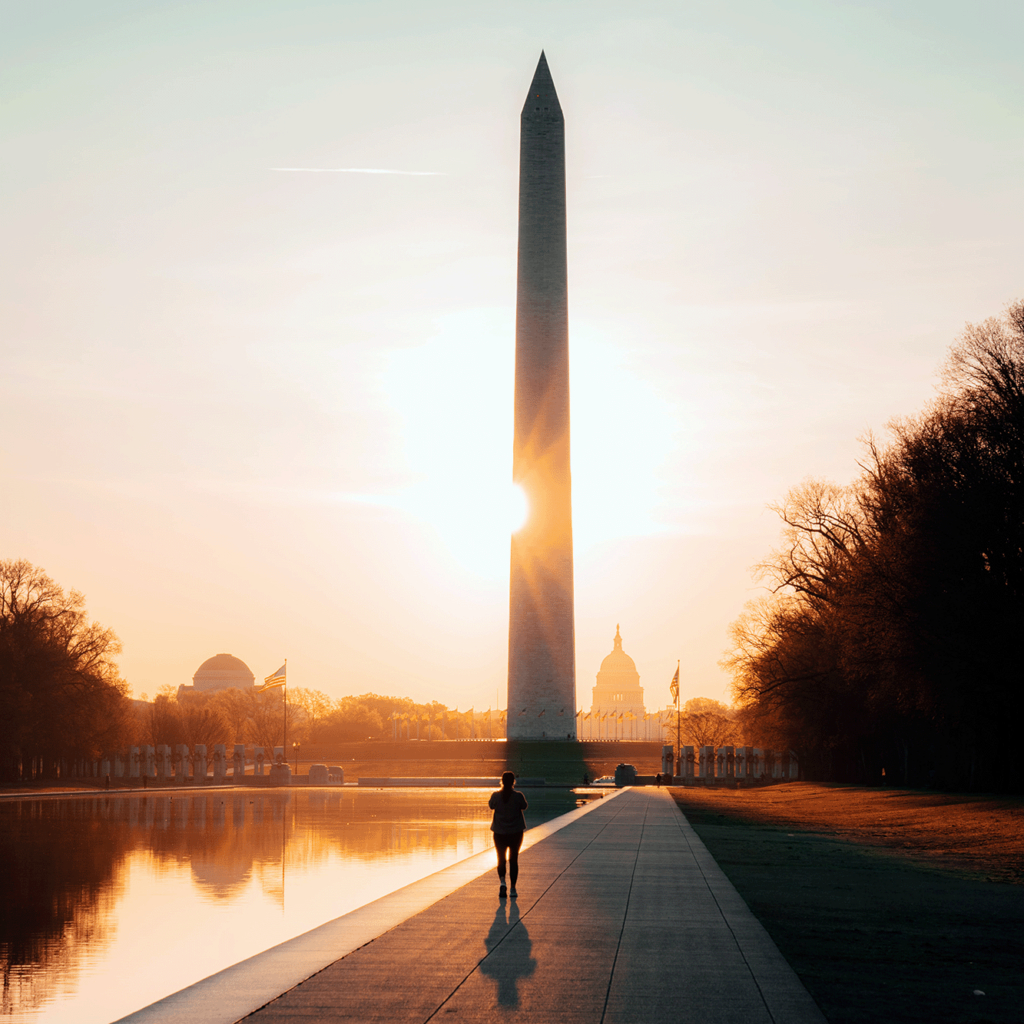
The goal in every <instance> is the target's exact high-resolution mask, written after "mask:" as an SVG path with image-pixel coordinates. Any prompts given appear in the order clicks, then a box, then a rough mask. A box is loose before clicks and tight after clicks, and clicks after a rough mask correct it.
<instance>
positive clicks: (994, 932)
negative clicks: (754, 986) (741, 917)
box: [672, 783, 1024, 1024]
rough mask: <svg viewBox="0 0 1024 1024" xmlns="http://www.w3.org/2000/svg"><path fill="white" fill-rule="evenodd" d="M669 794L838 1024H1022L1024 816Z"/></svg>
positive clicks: (823, 797)
mask: <svg viewBox="0 0 1024 1024" xmlns="http://www.w3.org/2000/svg"><path fill="white" fill-rule="evenodd" d="M672 793H673V795H674V796H675V798H676V800H677V802H678V803H679V805H680V807H681V809H682V810H683V813H684V814H685V815H686V817H687V819H688V820H689V821H690V823H691V824H692V825H693V826H694V828H695V830H696V831H697V834H698V835H699V836H700V837H701V839H702V840H703V841H704V843H705V844H706V845H707V847H708V849H709V850H710V851H711V853H712V855H713V856H714V857H715V859H716V860H717V861H718V863H719V864H720V865H721V867H722V869H723V870H724V871H725V873H726V874H727V875H728V876H729V878H730V880H731V881H732V883H733V884H734V885H735V886H736V888H737V889H738V890H739V892H740V894H741V895H742V896H743V898H744V899H745V900H746V901H747V903H748V904H749V906H750V907H751V909H752V910H753V911H754V913H755V914H756V915H757V917H758V918H759V919H760V920H761V922H762V923H763V924H764V926H765V927H766V928H767V929H768V931H769V933H770V934H771V935H772V938H773V939H774V940H775V942H776V943H777V945H778V946H779V948H780V949H781V950H782V953H783V955H784V956H785V957H786V958H787V959H788V960H789V962H790V963H791V964H792V965H793V968H794V969H795V970H796V972H797V973H798V974H799V975H800V977H801V978H802V980H803V981H804V984H805V985H807V987H808V989H809V990H810V992H811V994H812V995H813V996H814V998H815V999H816V1000H817V1002H818V1005H819V1006H820V1007H821V1008H822V1010H823V1011H824V1013H825V1015H826V1016H827V1017H828V1019H829V1021H830V1022H831V1024H855V1022H857V1024H859V1022H876V1021H884V1022H890V1021H891V1022H903V1021H907V1022H911V1021H913V1022H922V1024H947V1022H948V1024H985V1022H998V1024H1021V1022H1024V800H1022V799H1019V798H1012V797H1010V798H1004V797H993V796H979V795H975V794H942V793H932V792H920V791H909V790H888V789H865V788H861V787H853V786H821V785H813V784H809V783H785V784H781V785H778V786H770V787H764V788H758V789H733V790H728V789H704V788H703V787H687V788H685V789H674V790H673V791H672ZM683 912H684V913H685V909H684V910H683ZM979 993H983V994H979Z"/></svg>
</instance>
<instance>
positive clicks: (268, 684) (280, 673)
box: [259, 662, 288, 693]
mask: <svg viewBox="0 0 1024 1024" xmlns="http://www.w3.org/2000/svg"><path fill="white" fill-rule="evenodd" d="M287 668H288V662H285V663H284V664H283V665H282V666H281V667H280V668H279V669H278V670H277V671H276V672H275V673H274V674H273V675H270V676H267V677H266V679H264V680H263V685H262V686H261V687H260V688H259V692H260V693H262V692H263V691H264V690H272V689H274V687H275V686H285V685H287V683H288V680H287V678H286V674H287Z"/></svg>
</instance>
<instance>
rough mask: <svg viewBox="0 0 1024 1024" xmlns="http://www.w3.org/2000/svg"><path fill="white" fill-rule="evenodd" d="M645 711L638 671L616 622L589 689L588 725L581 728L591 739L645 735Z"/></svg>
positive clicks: (641, 736) (640, 736) (642, 689)
mask: <svg viewBox="0 0 1024 1024" xmlns="http://www.w3.org/2000/svg"><path fill="white" fill-rule="evenodd" d="M646 714H647V709H646V708H645V707H644V688H643V687H642V686H641V685H640V673H639V672H637V670H636V664H635V663H634V661H633V659H632V658H631V657H630V656H629V655H628V654H627V653H626V652H625V651H624V650H623V649H622V636H621V635H620V633H619V626H618V623H616V625H615V640H614V646H613V647H612V653H611V654H609V655H608V657H606V658H605V659H604V661H602V662H601V671H600V672H598V673H597V685H596V686H595V687H594V689H593V698H592V703H591V705H590V715H591V717H590V722H589V723H588V724H590V725H591V726H592V729H591V730H585V731H586V732H590V733H591V735H592V736H593V737H594V738H595V739H598V738H600V739H616V738H621V739H627V738H632V737H635V738H637V739H640V738H646V734H647V727H646V722H645V717H644V716H645V715H646ZM620 715H621V716H622V718H621V720H619V716H620ZM630 716H632V717H630Z"/></svg>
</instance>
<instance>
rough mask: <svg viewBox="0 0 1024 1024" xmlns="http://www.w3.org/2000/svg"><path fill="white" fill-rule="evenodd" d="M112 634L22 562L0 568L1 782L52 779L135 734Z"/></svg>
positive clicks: (80, 601) (73, 595)
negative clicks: (67, 765)
mask: <svg viewBox="0 0 1024 1024" xmlns="http://www.w3.org/2000/svg"><path fill="white" fill-rule="evenodd" d="M120 651H121V644H120V641H119V640H118V638H117V636H116V635H115V634H114V632H113V631H112V630H110V629H106V628H105V627H103V626H101V625H99V623H96V622H91V621H90V620H89V617H88V615H87V613H86V610H85V599H84V598H83V597H82V595H81V594H80V593H78V592H77V591H75V590H72V591H70V592H69V593H65V592H64V590H63V589H62V588H61V587H60V586H58V585H57V584H56V583H54V581H53V580H51V579H50V578H49V576H47V575H46V573H45V572H43V571H42V569H39V568H37V567H36V566H34V565H32V564H31V563H29V562H26V561H24V560H23V559H19V560H6V561H0V778H2V779H4V780H5V781H10V780H13V779H18V778H23V777H26V776H28V777H32V776H39V777H44V778H45V777H52V776H54V775H56V774H57V773H58V766H59V765H60V763H61V762H62V761H69V760H74V759H77V758H84V759H88V758H94V757H98V756H99V754H100V753H101V752H102V751H103V750H108V749H115V748H117V747H118V746H120V745H121V744H122V743H123V742H124V740H125V739H126V738H127V736H128V735H129V734H130V732H131V730H132V728H133V726H134V720H133V709H132V702H131V700H130V699H129V698H128V686H127V684H126V683H125V681H124V680H123V679H122V678H121V677H120V675H119V673H118V669H117V663H116V661H115V658H116V657H117V655H118V654H119V653H120Z"/></svg>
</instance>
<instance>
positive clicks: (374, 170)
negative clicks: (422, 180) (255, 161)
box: [270, 167, 447, 177]
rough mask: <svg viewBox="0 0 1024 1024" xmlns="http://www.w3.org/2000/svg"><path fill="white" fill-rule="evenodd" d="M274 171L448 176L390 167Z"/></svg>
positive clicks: (300, 168)
mask: <svg viewBox="0 0 1024 1024" xmlns="http://www.w3.org/2000/svg"><path fill="white" fill-rule="evenodd" d="M270 169H271V170H272V171H301V172H304V173H306V174H409V175H413V176H415V177H425V176H431V177H447V175H446V173H445V172H444V171H396V170H392V169H391V168H389V167H271V168H270Z"/></svg>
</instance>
